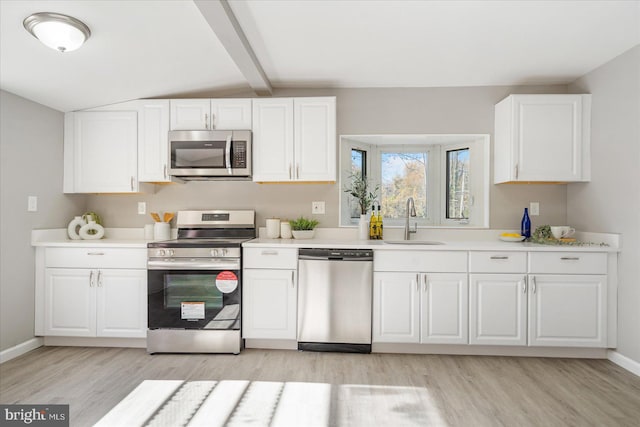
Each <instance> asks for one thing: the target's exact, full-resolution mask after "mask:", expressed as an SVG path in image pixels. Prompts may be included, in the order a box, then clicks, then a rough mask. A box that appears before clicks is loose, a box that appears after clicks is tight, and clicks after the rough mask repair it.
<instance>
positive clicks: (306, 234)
mask: <svg viewBox="0 0 640 427" xmlns="http://www.w3.org/2000/svg"><path fill="white" fill-rule="evenodd" d="M291 233H292V234H293V238H294V239H312V238H313V235H314V234H315V230H293V231H292V232H291Z"/></svg>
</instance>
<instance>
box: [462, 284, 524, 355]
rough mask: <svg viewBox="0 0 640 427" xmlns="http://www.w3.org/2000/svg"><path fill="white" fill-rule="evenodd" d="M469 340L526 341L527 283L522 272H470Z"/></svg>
mask: <svg viewBox="0 0 640 427" xmlns="http://www.w3.org/2000/svg"><path fill="white" fill-rule="evenodd" d="M469 278H470V295H469V344H492V345H527V335H526V334H527V327H526V325H527V323H526V322H527V285H526V283H525V276H524V275H522V274H471V275H470V276H469Z"/></svg>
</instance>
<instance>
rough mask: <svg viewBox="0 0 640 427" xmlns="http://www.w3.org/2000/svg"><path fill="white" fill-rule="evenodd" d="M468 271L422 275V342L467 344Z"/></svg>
mask: <svg viewBox="0 0 640 427" xmlns="http://www.w3.org/2000/svg"><path fill="white" fill-rule="evenodd" d="M468 293H469V290H468V286H467V275H466V274H447V273H438V274H434V273H430V274H422V292H421V293H420V300H421V301H420V314H421V322H420V325H421V326H420V342H422V343H428V344H467V342H468V338H469V334H468V332H469V325H468V318H467V313H468V309H467V299H468Z"/></svg>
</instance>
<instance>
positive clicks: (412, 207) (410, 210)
mask: <svg viewBox="0 0 640 427" xmlns="http://www.w3.org/2000/svg"><path fill="white" fill-rule="evenodd" d="M409 216H416V204H415V202H414V200H413V197H409V198H408V199H407V216H406V218H405V222H404V240H409V238H410V237H411V233H415V232H416V231H418V223H413V225H414V227H413V230H412V229H411V228H410V227H409Z"/></svg>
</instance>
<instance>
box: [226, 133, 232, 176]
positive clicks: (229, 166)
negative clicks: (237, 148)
mask: <svg viewBox="0 0 640 427" xmlns="http://www.w3.org/2000/svg"><path fill="white" fill-rule="evenodd" d="M225 160H226V162H227V172H229V175H231V134H229V135H227V146H226V151H225Z"/></svg>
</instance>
